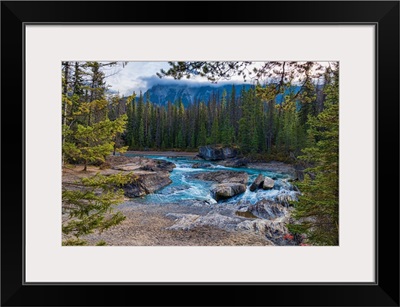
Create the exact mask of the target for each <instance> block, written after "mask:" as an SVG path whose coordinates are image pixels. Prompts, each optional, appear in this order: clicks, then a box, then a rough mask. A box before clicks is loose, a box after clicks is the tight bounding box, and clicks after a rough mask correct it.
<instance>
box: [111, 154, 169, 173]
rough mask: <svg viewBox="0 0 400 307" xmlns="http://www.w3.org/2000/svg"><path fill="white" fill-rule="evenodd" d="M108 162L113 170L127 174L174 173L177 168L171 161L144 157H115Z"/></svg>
mask: <svg viewBox="0 0 400 307" xmlns="http://www.w3.org/2000/svg"><path fill="white" fill-rule="evenodd" d="M108 161H109V163H110V164H111V165H112V169H115V170H119V171H127V172H131V171H135V170H143V171H152V172H158V171H168V172H172V170H173V169H174V168H175V167H176V165H175V164H174V163H172V162H169V161H165V160H160V159H150V158H144V157H115V158H110V159H108Z"/></svg>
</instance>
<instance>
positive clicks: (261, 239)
mask: <svg viewBox="0 0 400 307" xmlns="http://www.w3.org/2000/svg"><path fill="white" fill-rule="evenodd" d="M187 159H189V160H188V161H190V159H191V158H190V157H188V158H187ZM170 161H171V160H170ZM172 161H174V162H175V160H172ZM180 161H181V160H180ZM175 163H177V165H178V162H175ZM179 163H184V165H187V166H185V167H187V170H190V169H191V166H190V165H191V164H193V165H194V166H196V165H195V164H196V163H194V162H193V161H192V162H191V164H190V163H189V164H188V163H187V162H179ZM185 163H186V164H185ZM203 163H208V162H200V164H203ZM212 163H213V164H215V162H214V161H213V162H212ZM179 165H182V164H179ZM210 166H213V165H211V164H210ZM214 166H215V165H214ZM249 166H250V167H253V168H254V169H257V167H259V169H260V172H261V170H268V169H270V170H271V171H272V170H273V171H274V172H276V173H282V174H287V173H289V174H290V170H291V168H290V166H288V165H285V164H283V163H262V164H261V163H258V164H253V165H248V167H249ZM175 167H176V165H175V164H174V163H172V162H169V161H166V160H159V159H150V158H147V157H143V156H141V157H138V156H136V157H125V156H111V157H108V158H107V161H106V162H105V163H104V164H103V165H101V166H100V168H99V167H94V166H90V167H89V168H88V171H87V172H82V171H81V169H82V168H81V167H79V166H75V167H73V168H66V169H64V171H63V182H64V183H68V182H69V183H71V182H73V181H75V180H77V179H79V178H82V177H85V176H91V175H94V174H96V173H100V174H103V175H111V174H115V173H118V172H125V173H130V174H132V176H134V178H135V180H134V182H132V183H131V184H128V185H126V186H125V187H124V191H125V196H127V199H126V200H127V201H126V202H125V203H123V204H121V205H119V206H118V207H117V208H116V210H118V211H120V212H121V213H122V214H124V215H125V216H126V219H125V220H124V221H123V222H122V224H120V225H117V226H115V227H112V228H111V229H109V230H107V231H105V232H103V233H102V234H91V235H88V236H86V237H84V238H82V239H85V240H86V241H88V243H89V244H90V245H95V244H96V243H97V242H99V241H100V240H103V241H105V242H106V243H107V245H126V246H153V245H160V246H189V245H194V246H208V245H214V246H220V245H221V246H222V245H296V244H298V243H299V242H298V241H296V240H295V239H294V238H293V237H291V236H290V234H289V233H288V229H287V223H288V222H289V221H290V212H291V210H292V208H291V207H290V206H289V202H290V201H291V200H293V199H292V197H293V196H294V197H295V194H296V193H297V192H296V191H293V190H290V187H291V185H290V184H289V183H288V181H287V180H288V179H282V177H279V176H278V177H279V178H281V179H278V180H273V179H271V178H269V177H267V176H265V175H261V174H260V175H259V176H257V178H255V177H254V175H253V177H251V178H252V179H251V181H249V175H248V173H246V172H245V171H239V170H236V171H232V170H216V169H213V170H212V171H207V167H203V166H201V165H200V167H199V168H200V170H198V171H197V170H196V171H194V170H195V169H196V167H197V166H196V167H194V169H193V168H192V169H193V171H194V172H190V171H189V172H187V173H186V175H185V176H186V177H187V178H188V179H189V178H193V179H195V181H196V180H197V181H200V182H209V183H208V185H206V186H208V187H209V190H208V191H209V193H210V194H211V196H212V197H213V198H214V199H209V201H207V200H194V199H190V200H185V199H180V200H179V201H176V202H175V201H173V202H169V201H167V202H165V201H164V202H157V201H148V199H149V197H150V196H153V195H149V196H148V197H146V199H142V197H143V196H145V195H147V194H154V193H155V192H157V191H158V190H160V189H162V188H164V187H166V186H168V185H169V184H170V183H171V178H170V177H171V172H172V171H173V170H174V169H175ZM179 170H180V172H182V167H181V168H180V169H179ZM174 174H175V173H174ZM253 174H254V172H253ZM274 178H275V177H274ZM186 185H187V183H185V184H184V185H182V186H180V185H176V184H175V185H171V191H172V192H171V191H170V192H167V193H176V192H179V191H180V189H188V188H190V186H186ZM167 190H168V189H167ZM167 190H165V189H164V190H163V192H164V191H167ZM266 190H269V191H271V194H270V195H274V196H273V198H271V199H264V198H263V197H261V198H260V197H259V196H258V200H257V202H254V201H251V202H250V201H248V199H249V197H248V196H247V197H244V198H243V197H242V195H241V194H243V193H244V194H243V195H250V198H252V199H254V197H256V198H257V195H264V194H263V193H265V191H266ZM174 191H175V192H174ZM163 192H161V193H159V194H158V196H157V197H160V198H163V197H166V196H165V194H164V193H163ZM293 193H294V194H293ZM251 195H253V196H254V197H253V196H251ZM233 197H236V198H233ZM237 197H240V199H242V200H238V199H237ZM270 197H271V196H270ZM153 199H154V198H153ZM232 199H233V201H232ZM226 200H227V201H226ZM217 201H218V202H217Z"/></svg>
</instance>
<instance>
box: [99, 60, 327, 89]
mask: <svg viewBox="0 0 400 307" xmlns="http://www.w3.org/2000/svg"><path fill="white" fill-rule="evenodd" d="M262 63H263V62H256V63H253V65H252V66H258V65H262ZM320 64H322V65H323V66H326V65H328V62H322V63H320ZM169 67H170V66H169V64H168V62H129V63H128V64H127V65H126V66H125V67H124V68H122V65H119V66H118V67H113V68H110V70H108V71H106V75H108V76H109V77H107V78H106V82H107V84H109V85H110V86H111V89H110V90H111V91H113V92H114V93H119V94H120V95H124V96H128V95H131V94H132V92H133V91H135V92H136V93H138V92H139V91H142V92H145V91H146V90H147V89H149V88H151V87H152V86H154V85H156V84H191V85H197V84H198V85H204V84H209V85H210V86H216V87H217V86H221V85H224V84H242V83H247V84H251V83H252V82H251V81H250V80H248V81H247V82H244V81H243V78H242V77H241V76H235V77H232V79H231V80H221V81H219V82H218V83H217V84H216V85H215V84H213V83H211V82H210V81H208V80H207V79H205V78H202V77H199V76H195V77H192V78H191V79H182V80H174V79H173V78H171V77H163V78H161V79H160V78H159V77H157V76H156V73H157V72H160V70H161V69H165V70H167V69H168V68H169Z"/></svg>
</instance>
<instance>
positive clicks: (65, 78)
mask: <svg viewBox="0 0 400 307" xmlns="http://www.w3.org/2000/svg"><path fill="white" fill-rule="evenodd" d="M64 65H65V70H64V85H63V94H64V95H65V96H67V95H68V76H69V62H65V63H64ZM67 105H68V104H67V102H65V103H64V114H63V126H66V125H67ZM64 143H65V136H64V133H63V134H62V147H64ZM64 160H65V155H64V153H63V154H62V162H61V163H62V164H61V165H62V166H64V162H65V161H64Z"/></svg>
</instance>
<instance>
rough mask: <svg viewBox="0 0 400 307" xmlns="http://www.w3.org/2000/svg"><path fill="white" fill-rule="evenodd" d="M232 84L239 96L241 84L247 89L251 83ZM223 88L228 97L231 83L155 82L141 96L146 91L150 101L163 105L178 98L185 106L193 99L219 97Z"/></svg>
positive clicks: (200, 99)
mask: <svg viewBox="0 0 400 307" xmlns="http://www.w3.org/2000/svg"><path fill="white" fill-rule="evenodd" d="M234 86H235V90H236V96H239V95H240V91H241V90H242V87H243V86H244V87H245V89H246V90H247V89H249V88H250V87H251V86H252V85H250V84H235V85H234ZM224 90H226V92H227V97H230V96H231V93H232V84H227V85H219V86H218V85H209V84H207V85H199V84H196V85H189V84H182V85H181V84H179V85H171V84H157V85H154V86H153V87H151V88H150V89H149V90H147V91H146V92H145V93H144V95H143V96H144V97H146V95H147V93H148V94H149V97H150V101H151V102H153V103H155V104H159V105H165V104H167V102H168V101H171V102H175V101H177V100H179V99H182V102H183V104H184V105H185V106H187V105H189V104H190V103H192V102H195V101H204V102H206V103H207V102H208V101H209V100H210V98H211V97H212V96H213V95H219V97H221V96H222V93H223V91H224Z"/></svg>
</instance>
